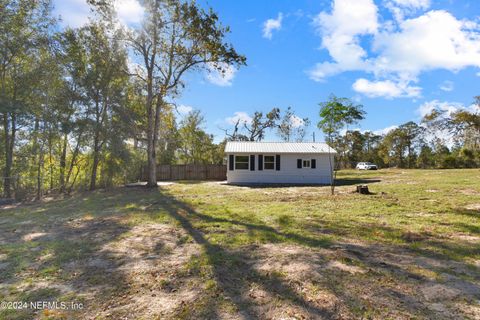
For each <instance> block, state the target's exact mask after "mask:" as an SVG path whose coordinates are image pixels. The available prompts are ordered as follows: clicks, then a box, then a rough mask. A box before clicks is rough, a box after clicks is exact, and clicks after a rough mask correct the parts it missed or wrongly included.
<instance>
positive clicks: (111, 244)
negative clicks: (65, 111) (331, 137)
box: [0, 170, 480, 319]
mask: <svg viewBox="0 0 480 320" xmlns="http://www.w3.org/2000/svg"><path fill="white" fill-rule="evenodd" d="M339 178H340V179H339V183H340V186H339V187H338V188H337V194H336V195H335V196H330V195H329V187H282V188H248V187H234V186H227V185H222V184H219V183H215V182H205V183H195V184H189V183H178V184H172V185H166V186H162V187H161V188H160V189H159V190H145V189H142V188H119V189H116V190H112V191H109V192H96V193H90V194H83V195H76V196H74V197H72V198H70V199H64V200H51V201H49V202H46V203H36V204H32V205H20V206H14V207H8V208H3V209H0V301H38V300H42V301H43V300H49V301H68V302H69V301H75V302H77V303H82V304H83V305H84V308H83V309H81V310H76V311H72V310H42V311H40V310H32V309H26V310H21V311H18V310H0V318H1V319H32V318H35V319H72V318H74V319H75V318H78V319H156V318H157V319H260V318H261V319H322V318H323V319H362V318H363V319H411V318H419V319H459V318H467V319H468V318H470V319H479V318H480V304H479V300H480V271H479V268H480V219H479V216H480V211H478V208H477V206H478V203H479V199H478V194H480V184H479V183H478V181H480V171H479V170H443V171H440V170H425V171H422V170H381V171H378V172H353V171H345V172H341V173H340V174H339ZM357 183H362V184H364V183H368V184H369V187H370V190H371V191H372V192H373V194H372V195H368V196H365V195H358V194H355V193H352V191H353V189H354V188H355V187H354V186H355V184H357Z"/></svg>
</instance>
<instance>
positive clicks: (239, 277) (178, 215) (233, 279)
mask: <svg viewBox="0 0 480 320" xmlns="http://www.w3.org/2000/svg"><path fill="white" fill-rule="evenodd" d="M162 197H163V198H164V201H162V205H161V206H162V208H164V209H166V210H167V211H168V213H169V215H171V217H172V218H174V219H175V221H177V222H178V223H179V224H180V226H181V227H182V228H183V229H184V230H185V231H187V233H188V234H189V235H190V236H191V237H192V238H193V240H194V241H195V242H196V243H197V244H199V245H201V246H202V247H203V249H204V253H205V255H206V257H207V259H208V262H209V264H210V265H211V267H212V268H213V272H214V277H215V280H216V282H217V284H218V285H219V287H220V289H221V290H222V291H223V293H224V294H225V295H226V296H227V297H228V299H229V300H231V301H233V302H234V304H235V305H236V306H237V309H238V310H239V311H240V314H242V315H243V316H244V317H246V318H247V319H262V318H264V315H262V314H261V312H260V311H259V310H260V309H259V307H260V306H259V305H257V304H256V303H255V301H253V300H252V299H251V298H249V296H248V292H249V289H250V287H251V285H252V284H255V285H257V286H260V287H262V288H263V289H264V290H265V291H267V292H269V293H271V294H272V295H274V296H276V297H277V298H278V299H279V300H286V301H288V302H289V303H293V304H295V305H296V306H299V307H301V308H302V309H304V310H305V311H307V312H308V313H309V314H310V315H313V316H315V318H325V319H331V318H333V317H334V313H332V311H331V310H329V309H326V308H323V307H322V306H319V305H315V304H313V303H311V302H309V301H307V300H305V298H304V297H303V296H302V295H301V294H300V293H298V292H297V291H296V290H295V289H294V288H293V287H291V286H290V285H289V284H288V283H286V282H285V280H284V279H283V278H282V277H280V276H279V275H277V274H274V273H270V274H263V273H260V272H258V271H257V270H256V269H255V268H253V267H252V265H251V263H249V262H248V261H250V260H251V256H249V255H248V253H247V252H244V251H243V250H228V249H226V248H224V247H222V246H221V245H218V244H215V243H212V242H211V241H209V240H208V239H207V237H206V235H205V234H204V233H203V232H202V231H200V230H199V229H197V228H196V227H195V226H194V225H193V224H192V222H191V220H192V219H195V220H197V219H199V220H201V221H207V222H210V223H214V222H228V223H232V224H236V225H241V226H244V227H246V228H247V229H257V230H260V231H262V232H267V233H273V234H276V235H278V236H281V237H287V238H292V239H293V240H295V241H298V242H299V243H303V244H310V245H313V246H317V247H318V246H325V245H326V242H324V241H317V240H316V239H310V238H307V237H301V236H298V235H294V234H283V233H280V232H278V231H276V230H275V229H274V228H270V227H268V226H262V225H255V224H250V223H243V222H239V221H235V220H229V219H218V218H213V217H210V216H207V215H203V214H200V213H198V212H196V211H195V210H194V209H193V208H191V207H190V206H188V205H187V204H185V203H183V202H181V201H178V200H176V199H175V198H174V197H172V196H169V195H166V194H162ZM213 318H215V317H213Z"/></svg>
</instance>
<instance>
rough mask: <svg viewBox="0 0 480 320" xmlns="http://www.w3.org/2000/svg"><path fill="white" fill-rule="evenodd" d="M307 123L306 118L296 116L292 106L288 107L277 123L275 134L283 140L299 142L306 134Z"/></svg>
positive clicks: (308, 121) (308, 122)
mask: <svg viewBox="0 0 480 320" xmlns="http://www.w3.org/2000/svg"><path fill="white" fill-rule="evenodd" d="M309 124H310V120H308V118H300V117H298V116H297V115H296V114H295V112H294V111H293V110H292V108H291V107H288V108H287V110H286V111H285V113H284V115H283V117H282V119H281V121H280V124H279V125H278V128H277V134H278V135H279V136H280V138H281V139H282V140H283V141H287V142H289V141H291V140H293V141H296V142H301V141H303V139H304V138H305V135H306V134H307V130H306V128H307V127H308V125H309Z"/></svg>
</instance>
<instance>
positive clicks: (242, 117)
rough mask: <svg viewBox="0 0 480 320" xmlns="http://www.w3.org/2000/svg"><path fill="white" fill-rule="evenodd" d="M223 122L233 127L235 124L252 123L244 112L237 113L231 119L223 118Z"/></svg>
mask: <svg viewBox="0 0 480 320" xmlns="http://www.w3.org/2000/svg"><path fill="white" fill-rule="evenodd" d="M225 122H226V123H228V124H231V125H235V124H236V123H237V122H240V123H247V124H250V123H252V117H250V116H249V115H248V113H246V112H243V111H237V112H235V113H234V114H233V116H232V117H227V118H225Z"/></svg>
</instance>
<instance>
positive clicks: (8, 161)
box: [3, 112, 16, 198]
mask: <svg viewBox="0 0 480 320" xmlns="http://www.w3.org/2000/svg"><path fill="white" fill-rule="evenodd" d="M10 118H11V119H9V114H8V113H7V112H6V113H4V115H3V128H4V131H5V167H4V170H3V175H4V177H3V193H4V196H5V198H11V197H12V187H11V186H12V176H11V175H12V164H13V147H14V145H15V134H16V117H15V115H14V114H11V115H10ZM10 127H11V129H10Z"/></svg>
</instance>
